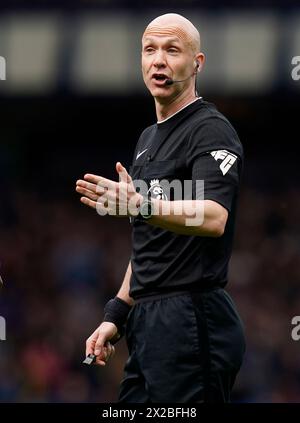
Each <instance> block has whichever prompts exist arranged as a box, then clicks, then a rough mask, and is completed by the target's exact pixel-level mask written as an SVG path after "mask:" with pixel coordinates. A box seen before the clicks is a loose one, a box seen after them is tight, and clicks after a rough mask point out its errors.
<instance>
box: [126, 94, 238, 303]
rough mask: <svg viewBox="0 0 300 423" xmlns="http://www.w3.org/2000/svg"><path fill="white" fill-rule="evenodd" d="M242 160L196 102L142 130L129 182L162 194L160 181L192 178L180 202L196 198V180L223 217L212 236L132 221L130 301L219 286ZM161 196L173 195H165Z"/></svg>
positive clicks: (229, 135) (210, 111) (212, 114)
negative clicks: (223, 222)
mask: <svg viewBox="0 0 300 423" xmlns="http://www.w3.org/2000/svg"><path fill="white" fill-rule="evenodd" d="M242 164H243V149H242V146H241V143H240V141H239V138H238V136H237V134H236V132H235V130H234V129H233V127H232V125H231V124H230V123H229V121H228V120H227V119H226V118H225V117H224V116H223V115H222V114H221V113H220V112H219V111H218V110H217V109H216V107H215V106H214V105H213V104H211V103H207V102H205V101H203V100H197V101H195V102H194V103H192V104H190V105H189V106H187V107H186V108H184V109H183V110H181V111H180V112H178V113H177V114H175V115H174V116H172V117H171V118H169V119H168V120H166V121H165V122H162V123H159V124H155V125H152V126H151V127H149V128H147V129H146V130H145V131H144V132H143V133H142V135H141V137H140V139H139V141H138V144H137V147H136V149H135V153H134V158H133V163H132V166H131V167H130V174H131V177H132V178H133V180H137V179H141V180H143V181H145V182H146V184H147V190H148V193H150V194H151V196H152V197H155V198H162V199H166V198H163V196H164V195H165V190H164V180H165V181H174V180H180V181H181V182H182V183H183V181H184V180H192V181H193V188H192V192H188V191H187V192H184V196H183V199H191V198H193V199H196V198H198V197H197V194H198V192H197V190H196V181H197V180H204V199H205V200H213V201H216V202H218V203H219V204H221V205H222V206H223V207H225V208H226V209H227V210H228V212H229V216H228V221H227V224H226V228H225V232H224V235H223V236H222V237H220V238H211V237H199V236H187V235H178V234H175V233H173V232H171V231H167V230H165V229H161V228H158V227H155V226H151V225H150V224H148V223H147V222H145V221H144V220H142V219H140V218H138V217H137V218H132V219H131V222H132V247H133V248H132V255H131V266H132V277H131V281H130V295H131V296H132V297H133V298H137V297H138V296H143V295H148V294H154V293H158V294H159V293H162V292H164V291H168V290H172V289H173V290H177V289H179V290H180V289H187V288H192V287H194V286H199V285H208V286H210V287H213V286H221V287H224V286H225V285H226V284H227V273H228V263H229V259H230V255H231V251H232V245H233V235H234V222H235V213H236V203H237V197H238V188H239V182H240V177H241V171H242ZM143 194H146V193H143ZM167 199H168V200H170V201H172V200H173V199H174V198H173V196H172V192H171V193H168V196H167Z"/></svg>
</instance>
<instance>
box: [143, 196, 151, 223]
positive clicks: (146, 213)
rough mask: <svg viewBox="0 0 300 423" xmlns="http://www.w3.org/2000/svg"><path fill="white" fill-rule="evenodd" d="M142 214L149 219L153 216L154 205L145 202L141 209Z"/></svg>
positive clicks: (147, 201)
mask: <svg viewBox="0 0 300 423" xmlns="http://www.w3.org/2000/svg"><path fill="white" fill-rule="evenodd" d="M140 214H141V216H143V218H144V219H149V218H150V217H151V216H152V203H151V201H149V200H145V201H144V202H143V203H142V205H141V208H140Z"/></svg>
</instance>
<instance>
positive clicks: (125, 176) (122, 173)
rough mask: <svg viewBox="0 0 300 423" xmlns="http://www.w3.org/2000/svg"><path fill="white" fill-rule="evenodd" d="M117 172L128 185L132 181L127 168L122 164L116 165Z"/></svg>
mask: <svg viewBox="0 0 300 423" xmlns="http://www.w3.org/2000/svg"><path fill="white" fill-rule="evenodd" d="M116 171H117V172H118V174H119V177H120V180H121V181H123V182H127V183H129V182H131V181H132V179H131V176H130V175H129V174H128V172H127V170H126V168H125V167H124V166H123V165H122V164H121V163H120V162H117V163H116Z"/></svg>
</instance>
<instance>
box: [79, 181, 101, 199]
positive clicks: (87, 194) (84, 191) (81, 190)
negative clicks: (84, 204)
mask: <svg viewBox="0 0 300 423" xmlns="http://www.w3.org/2000/svg"><path fill="white" fill-rule="evenodd" d="M76 191H77V192H79V194H82V195H84V196H85V197H87V198H89V199H90V200H93V201H97V200H98V195H96V194H94V193H93V192H92V191H90V190H89V189H86V188H82V187H81V186H79V185H77V186H76Z"/></svg>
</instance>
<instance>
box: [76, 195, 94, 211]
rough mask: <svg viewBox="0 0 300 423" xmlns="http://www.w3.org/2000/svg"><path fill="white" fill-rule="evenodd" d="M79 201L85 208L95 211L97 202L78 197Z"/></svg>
mask: <svg viewBox="0 0 300 423" xmlns="http://www.w3.org/2000/svg"><path fill="white" fill-rule="evenodd" d="M80 201H81V202H82V203H83V204H85V205H86V206H89V207H91V208H92V209H96V207H97V201H93V200H90V199H89V198H87V197H80Z"/></svg>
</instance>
